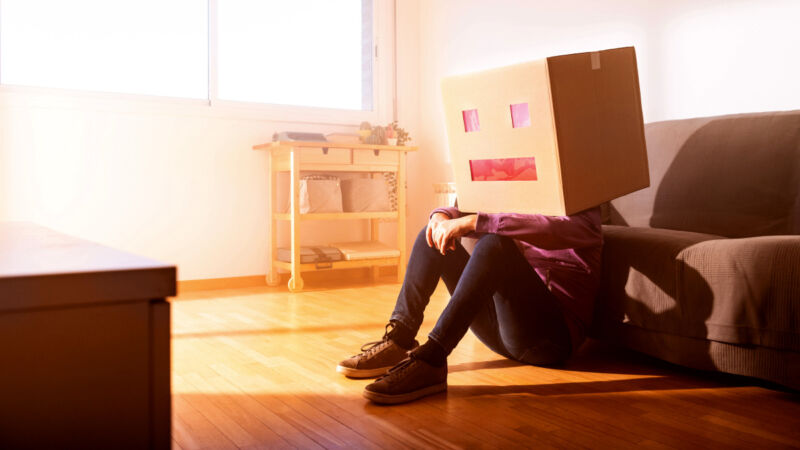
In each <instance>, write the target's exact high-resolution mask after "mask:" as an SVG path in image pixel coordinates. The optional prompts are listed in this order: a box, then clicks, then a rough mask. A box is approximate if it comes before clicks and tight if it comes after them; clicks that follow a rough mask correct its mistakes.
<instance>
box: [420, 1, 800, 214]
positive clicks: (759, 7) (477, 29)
mask: <svg viewBox="0 0 800 450" xmlns="http://www.w3.org/2000/svg"><path fill="white" fill-rule="evenodd" d="M798 23H800V2H798V1H796V0H671V1H642V0H604V1H596V0H560V1H557V2H552V1H546V0H531V1H521V0H493V1H491V2H490V1H485V0H436V1H429V2H421V4H420V15H419V36H420V37H419V48H420V63H419V64H420V67H419V70H420V79H419V92H420V114H419V117H420V133H419V134H420V135H419V139H418V144H419V145H420V147H421V148H422V151H421V155H420V156H422V154H424V157H423V158H419V159H417V160H415V161H413V163H414V166H413V170H414V171H415V172H416V177H415V178H414V186H410V190H411V191H412V198H415V199H416V201H415V202H413V203H412V204H411V205H410V206H411V220H410V221H409V226H410V228H411V229H412V230H413V229H415V228H418V227H421V226H422V225H423V224H424V223H425V221H426V219H427V212H428V211H429V210H430V209H431V208H433V207H435V206H436V205H434V204H433V195H432V188H431V184H432V183H435V182H441V181H449V180H452V173H451V168H450V166H449V163H448V156H447V139H446V134H445V129H444V122H443V112H442V110H441V94H440V90H439V83H440V81H441V79H442V77H445V76H448V75H452V74H457V73H463V72H469V71H474V70H480V69H485V68H490V67H495V66H501V65H506V64H513V63H515V62H520V61H525V60H530V59H536V58H541V57H545V56H549V55H558V54H564V53H570V52H580V51H590V50H598V49H604V48H613V47H620V46H629V45H634V46H635V47H636V50H637V56H638V62H639V77H640V85H641V92H642V103H643V111H644V116H645V121H647V122H652V121H660V120H666V119H677V118H686V117H696V116H704V115H713V114H727V113H737V112H751V111H767V110H781V109H800V85H798V80H800V57H798V55H800V33H798V31H797V30H798V28H797V27H798V25H797V24H798Z"/></svg>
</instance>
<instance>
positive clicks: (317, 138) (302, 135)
mask: <svg viewBox="0 0 800 450" xmlns="http://www.w3.org/2000/svg"><path fill="white" fill-rule="evenodd" d="M277 141H311V142H325V141H327V139H325V135H324V134H322V133H306V132H303V131H281V132H280V133H273V134H272V142H277Z"/></svg>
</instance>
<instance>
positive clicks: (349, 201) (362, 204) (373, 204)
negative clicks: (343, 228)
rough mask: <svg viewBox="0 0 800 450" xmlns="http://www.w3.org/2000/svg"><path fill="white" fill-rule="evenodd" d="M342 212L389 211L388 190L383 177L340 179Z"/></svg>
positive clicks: (390, 205)
mask: <svg viewBox="0 0 800 450" xmlns="http://www.w3.org/2000/svg"><path fill="white" fill-rule="evenodd" d="M342 207H343V209H344V212H374V211H387V212H388V211H391V207H392V204H391V202H390V201H389V190H388V186H387V185H386V181H385V180H384V179H383V178H350V179H344V180H342Z"/></svg>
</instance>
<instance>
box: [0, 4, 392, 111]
mask: <svg viewBox="0 0 800 450" xmlns="http://www.w3.org/2000/svg"><path fill="white" fill-rule="evenodd" d="M387 4H388V3H387ZM379 5H380V3H379V2H375V1H374V0H302V1H299V0H296V1H295V0H293V1H284V0H169V1H163V0H137V1H135V2H134V1H127V2H126V1H120V0H117V1H107V0H71V1H68V2H67V1H62V0H2V3H0V84H1V85H5V86H8V85H15V86H33V87H44V88H61V89H70V90H77V91H97V92H110V93H124V94H144V95H153V96H166V97H179V98H190V99H205V100H207V101H208V103H209V104H210V105H223V106H226V105H227V106H231V105H232V106H236V107H238V106H242V104H243V103H246V104H247V105H244V106H247V107H248V108H249V109H248V111H249V110H257V109H258V108H261V109H260V110H261V111H263V112H265V114H266V113H267V112H269V113H275V114H274V115H277V113H278V111H282V112H283V113H287V112H288V113H290V114H281V115H280V117H281V119H282V120H290V119H287V117H290V118H291V119H298V120H303V119H302V118H306V117H310V118H311V119H309V120H313V121H320V120H323V121H326V120H325V119H324V115H325V114H327V117H328V118H329V119H331V120H327V121H328V122H330V123H334V122H338V123H352V122H355V121H356V120H377V119H378V116H379V115H380V116H385V115H386V114H387V107H388V105H386V103H385V102H384V104H383V105H381V104H380V102H379V101H378V100H379V97H380V95H378V94H379V93H380V94H382V95H383V96H385V97H389V95H388V94H389V92H390V91H391V82H390V81H386V80H384V79H381V80H380V83H379V82H378V78H377V74H378V72H379V69H380V68H379V66H378V65H377V63H378V59H377V48H378V47H377V45H376V44H377V43H378V39H377V38H376V36H375V34H376V30H378V29H381V26H380V24H383V26H384V28H385V27H386V25H387V24H389V23H390V22H389V21H390V20H391V18H390V17H386V15H387V13H388V12H389V9H388V7H387V6H386V5H383V6H380V10H381V13H380V14H379V11H377V8H378V7H379ZM390 42H391V41H386V42H383V43H381V45H382V47H381V49H391V46H390ZM389 61H391V58H384V60H383V61H382V64H388V63H389ZM387 68H390V67H384V68H383V69H380V72H381V73H385V74H388V73H391V72H389V71H388V70H385V69H387ZM384 78H385V77H384ZM260 105H261V106H260ZM264 105H272V106H269V107H267V106H264ZM275 105H281V106H275ZM379 106H382V107H383V110H382V112H381V114H378V109H379V108H378V107H379ZM254 107H255V109H254ZM320 108H327V109H333V110H336V111H337V112H338V113H337V114H334V113H333V112H327V113H326V112H324V111H326V110H322V109H320ZM343 110H348V111H343ZM334 116H335V119H334Z"/></svg>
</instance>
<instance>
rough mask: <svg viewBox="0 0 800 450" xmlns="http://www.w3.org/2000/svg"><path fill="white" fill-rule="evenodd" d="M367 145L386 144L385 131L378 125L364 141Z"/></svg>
mask: <svg viewBox="0 0 800 450" xmlns="http://www.w3.org/2000/svg"><path fill="white" fill-rule="evenodd" d="M365 143H367V144H372V145H383V144H385V143H386V130H384V128H383V127H382V126H380V125H376V126H374V127H372V134H370V135H369V137H367V140H366V141H365Z"/></svg>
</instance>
